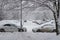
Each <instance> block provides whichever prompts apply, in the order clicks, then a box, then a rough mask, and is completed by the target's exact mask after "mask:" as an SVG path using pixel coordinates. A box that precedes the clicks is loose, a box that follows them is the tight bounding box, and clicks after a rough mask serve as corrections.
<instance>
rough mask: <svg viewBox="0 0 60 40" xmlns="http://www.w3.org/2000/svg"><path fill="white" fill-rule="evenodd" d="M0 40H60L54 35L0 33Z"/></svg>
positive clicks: (59, 37) (59, 36)
mask: <svg viewBox="0 0 60 40" xmlns="http://www.w3.org/2000/svg"><path fill="white" fill-rule="evenodd" d="M0 40H60V35H58V36H57V35H56V33H28V32H23V33H21V32H20V33H19V32H14V33H0Z"/></svg>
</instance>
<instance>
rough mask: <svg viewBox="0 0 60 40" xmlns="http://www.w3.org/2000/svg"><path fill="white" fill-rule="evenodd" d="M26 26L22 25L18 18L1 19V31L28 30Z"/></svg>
mask: <svg viewBox="0 0 60 40" xmlns="http://www.w3.org/2000/svg"><path fill="white" fill-rule="evenodd" d="M26 31H27V29H26V28H25V27H22V28H21V26H20V23H19V22H17V20H3V21H0V32H26Z"/></svg>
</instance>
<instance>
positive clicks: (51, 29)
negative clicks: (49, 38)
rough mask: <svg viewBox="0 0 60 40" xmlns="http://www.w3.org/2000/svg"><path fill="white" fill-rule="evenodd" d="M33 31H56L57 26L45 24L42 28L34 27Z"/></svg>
mask: <svg viewBox="0 0 60 40" xmlns="http://www.w3.org/2000/svg"><path fill="white" fill-rule="evenodd" d="M32 31H33V32H56V29H55V27H53V26H52V25H45V26H43V27H41V28H34V29H32Z"/></svg>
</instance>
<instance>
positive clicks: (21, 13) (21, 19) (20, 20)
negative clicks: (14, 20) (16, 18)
mask: <svg viewBox="0 0 60 40" xmlns="http://www.w3.org/2000/svg"><path fill="white" fill-rule="evenodd" d="M20 17H21V20H20V25H21V30H20V31H21V32H22V30H23V29H22V27H23V25H22V0H21V14H20Z"/></svg>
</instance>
